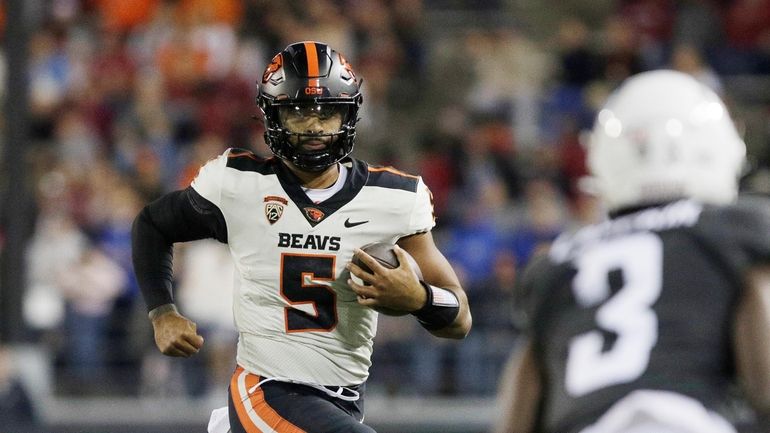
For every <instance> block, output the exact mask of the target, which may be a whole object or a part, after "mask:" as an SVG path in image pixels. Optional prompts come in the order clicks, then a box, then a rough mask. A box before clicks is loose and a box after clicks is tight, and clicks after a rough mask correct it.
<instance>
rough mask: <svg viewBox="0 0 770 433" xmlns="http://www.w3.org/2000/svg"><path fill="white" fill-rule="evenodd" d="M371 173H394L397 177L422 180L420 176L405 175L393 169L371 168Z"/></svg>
mask: <svg viewBox="0 0 770 433" xmlns="http://www.w3.org/2000/svg"><path fill="white" fill-rule="evenodd" d="M369 171H374V172H380V171H387V172H388V173H393V174H395V175H398V176H402V177H408V178H411V179H419V178H420V176H415V175H412V174H408V173H404V172H403V171H401V170H396V169H395V168H393V167H369Z"/></svg>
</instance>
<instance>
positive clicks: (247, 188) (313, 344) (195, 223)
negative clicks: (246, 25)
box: [133, 41, 471, 433]
mask: <svg viewBox="0 0 770 433" xmlns="http://www.w3.org/2000/svg"><path fill="white" fill-rule="evenodd" d="M360 83H361V81H360V79H359V78H358V77H357V76H356V75H355V73H354V72H353V69H352V67H351V66H350V64H349V63H348V62H347V61H346V60H345V58H344V57H343V56H342V55H341V54H340V53H338V52H336V51H334V50H332V49H331V48H330V47H328V46H327V45H325V44H322V43H318V42H313V41H306V42H299V43H295V44H291V45H289V46H288V47H287V48H286V49H285V50H283V51H282V52H280V53H278V54H277V55H276V56H275V57H274V58H273V60H272V62H271V63H270V65H269V66H268V67H267V69H266V70H265V72H264V74H263V75H262V77H261V81H260V83H259V95H258V102H259V107H260V109H261V110H262V112H263V115H264V122H265V128H266V132H265V141H266V142H267V144H268V146H269V147H270V149H271V150H272V152H273V153H274V154H275V157H274V158H269V159H262V158H260V157H257V156H256V155H254V154H253V153H251V152H249V151H244V150H238V149H228V150H227V151H225V153H224V154H222V155H220V156H219V157H217V158H214V159H212V160H211V161H209V162H208V163H206V164H205V165H204V166H203V167H202V168H201V170H200V172H199V173H198V176H197V177H196V178H195V180H194V181H193V183H192V185H191V186H190V187H189V188H186V189H184V190H181V191H177V192H173V193H170V194H168V195H166V196H164V197H162V198H160V199H159V200H157V201H156V202H153V203H151V204H150V205H148V206H147V207H145V208H144V210H143V211H142V212H141V213H140V215H139V216H138V217H137V219H136V222H135V224H134V236H133V254H134V268H135V271H136V274H137V277H138V281H139V283H140V286H141V289H142V294H143V296H144V298H145V301H146V302H147V305H148V308H149V310H150V313H149V314H150V318H151V320H152V325H153V328H154V331H155V342H156V344H157V346H158V348H159V349H160V350H161V352H163V353H164V354H166V355H170V356H191V355H193V354H194V353H196V352H197V351H198V350H199V349H200V347H201V345H202V344H203V339H202V337H201V336H199V335H198V334H197V332H196V327H195V324H194V323H192V322H191V321H190V320H188V319H187V318H186V317H184V316H182V315H181V314H179V312H178V311H177V309H176V307H175V306H174V300H173V296H172V290H171V280H172V275H171V251H172V244H173V243H174V242H183V241H191V240H195V239H203V238H215V239H217V240H219V241H221V242H223V243H227V245H228V247H229V249H230V252H231V254H232V258H233V262H234V264H235V268H236V275H235V283H236V284H235V299H234V302H233V311H234V317H235V323H236V326H237V328H238V331H239V339H238V355H237V368H236V370H235V373H234V374H233V376H232V380H231V383H230V393H229V410H228V409H224V408H223V409H221V410H217V411H215V412H214V413H213V414H212V419H211V423H210V426H209V431H210V432H212V433H213V432H220V431H221V432H227V431H232V432H233V433H257V432H263V433H273V432H287V433H303V432H311V433H327V432H328V433H341V432H373V431H374V430H372V429H371V428H370V427H368V426H366V425H364V424H363V423H362V421H363V394H364V384H365V381H366V379H367V377H368V374H369V366H370V364H371V354H372V349H373V339H374V335H375V332H376V329H377V314H378V313H377V312H376V311H375V310H374V309H373V308H370V307H374V308H380V309H385V308H387V309H390V310H397V311H398V312H400V313H404V314H406V313H413V314H414V316H416V318H417V320H418V321H419V322H420V324H422V326H424V327H425V328H426V329H427V330H429V331H430V332H431V333H432V334H434V335H436V336H438V337H445V338H463V337H464V336H465V335H466V334H467V333H468V331H469V329H470V326H471V316H470V312H469V309H468V304H467V298H466V296H465V293H464V292H463V290H462V288H461V287H460V283H459V281H458V279H457V276H456V275H455V273H454V271H453V270H452V267H451V266H450V265H449V262H448V261H447V260H446V258H445V257H444V256H443V255H442V254H441V252H440V251H439V250H438V249H437V247H436V245H435V244H434V242H433V238H432V235H431V229H432V228H433V226H434V217H433V207H432V200H431V195H430V191H429V190H428V188H427V186H426V185H425V184H424V183H423V181H422V179H421V178H420V177H418V176H411V175H407V174H405V173H402V172H400V171H398V170H395V169H392V168H389V167H374V166H371V165H369V164H367V163H366V162H364V161H360V160H357V159H354V158H351V157H349V156H348V155H349V154H350V152H351V151H352V149H353V143H354V140H355V135H356V122H357V121H358V108H359V106H360V105H361V101H362V97H361V93H360ZM372 242H387V243H393V244H396V245H397V247H396V248H395V252H396V255H397V256H398V257H399V262H400V263H401V265H400V266H399V267H397V268H395V269H386V268H385V267H383V266H382V265H380V264H379V263H378V262H376V261H375V260H374V259H373V258H372V257H370V256H368V255H367V254H366V253H364V252H362V251H361V250H360V249H359V248H360V247H361V246H363V245H365V244H368V243H372ZM407 252H408V253H409V254H411V256H412V257H413V258H414V259H415V261H416V263H417V264H418V266H419V267H420V270H421V272H422V276H423V278H424V281H420V280H418V277H417V274H416V273H415V272H413V269H411V266H410V264H409V263H408V261H407V260H405V259H406V258H407V256H406V254H407ZM354 254H357V255H358V256H359V258H360V259H361V261H362V262H363V264H365V265H367V266H368V267H369V269H370V270H371V271H372V272H368V271H364V270H363V269H362V268H361V267H359V266H356V265H355V264H353V263H351V258H352V257H353V255H354ZM351 276H355V277H357V279H356V281H358V283H356V282H354V281H353V278H352V277H351ZM223 278H231V276H229V275H226V276H223ZM216 289H217V288H216V287H212V288H211V290H216Z"/></svg>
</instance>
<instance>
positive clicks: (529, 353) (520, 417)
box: [492, 342, 541, 433]
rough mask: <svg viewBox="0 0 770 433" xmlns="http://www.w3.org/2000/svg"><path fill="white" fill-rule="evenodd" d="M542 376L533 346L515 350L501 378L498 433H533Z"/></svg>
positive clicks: (496, 424)
mask: <svg viewBox="0 0 770 433" xmlns="http://www.w3.org/2000/svg"><path fill="white" fill-rule="evenodd" d="M539 378H540V373H539V369H538V366H537V363H536V361H535V355H534V351H533V349H532V344H531V343H530V342H527V343H525V344H524V346H523V347H519V348H517V349H514V351H513V352H512V353H511V356H510V358H509V359H508V362H507V363H506V365H505V369H504V371H503V374H502V376H501V378H500V387H499V390H498V396H497V404H498V413H499V415H498V416H497V419H496V420H495V424H494V428H493V430H492V431H493V432H494V433H531V432H532V431H533V430H534V427H535V423H536V420H537V411H538V406H539V402H540V395H541V384H540V379H539Z"/></svg>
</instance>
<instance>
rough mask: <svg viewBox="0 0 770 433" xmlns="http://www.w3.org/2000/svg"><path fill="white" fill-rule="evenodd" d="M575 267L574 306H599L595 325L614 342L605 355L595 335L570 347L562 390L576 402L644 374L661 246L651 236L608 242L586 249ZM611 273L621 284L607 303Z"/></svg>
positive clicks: (653, 332) (653, 336)
mask: <svg viewBox="0 0 770 433" xmlns="http://www.w3.org/2000/svg"><path fill="white" fill-rule="evenodd" d="M575 266H576V267H577V274H576V275H575V278H574V279H573V281H572V291H573V293H574V295H575V299H576V300H577V302H578V304H580V306H582V307H585V308H590V307H593V306H596V305H598V304H600V303H602V302H604V304H603V305H602V306H601V307H599V309H598V310H597V311H596V316H595V320H596V325H597V327H599V328H601V329H605V330H608V331H612V332H615V333H616V334H617V336H618V337H617V340H616V341H615V343H614V345H613V347H612V348H611V349H610V350H608V351H606V352H602V346H603V345H604V337H603V336H602V334H601V332H600V331H599V330H592V331H588V332H585V333H583V334H580V335H577V336H575V337H574V338H573V339H572V340H571V341H570V345H569V353H568V357H567V371H566V378H565V386H566V390H567V393H568V394H569V395H571V396H573V397H579V396H582V395H585V394H588V393H590V392H593V391H596V390H599V389H601V388H604V387H607V386H611V385H616V384H620V383H627V382H631V381H633V380H635V379H637V378H639V377H640V376H641V375H642V374H644V372H645V370H647V366H648V365H649V362H650V352H651V351H652V348H653V347H654V346H655V343H657V341H658V317H657V316H656V314H655V311H653V310H652V308H651V307H652V305H653V304H654V303H655V302H656V301H657V300H658V298H659V297H660V292H661V288H662V279H663V242H662V241H661V239H660V237H658V236H657V235H656V234H654V233H651V232H642V233H635V234H632V235H628V236H624V237H621V238H617V239H612V240H609V241H605V242H601V243H598V244H596V245H592V246H590V247H587V248H586V249H585V250H584V251H582V254H579V255H578V257H577V258H576V259H575ZM616 269H618V270H620V271H621V272H622V275H623V278H624V284H623V287H621V288H620V290H618V292H617V293H616V294H615V295H614V296H612V297H611V298H610V294H611V292H610V286H609V278H608V276H609V273H610V272H611V271H613V270H616ZM607 298H610V299H609V300H607ZM605 301H606V302H605Z"/></svg>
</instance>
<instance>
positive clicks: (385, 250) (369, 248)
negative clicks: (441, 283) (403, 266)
mask: <svg viewBox="0 0 770 433" xmlns="http://www.w3.org/2000/svg"><path fill="white" fill-rule="evenodd" d="M361 250H363V251H364V252H365V253H366V254H369V255H370V256H372V258H373V259H375V260H377V262H378V263H379V264H381V265H382V266H384V267H386V268H388V269H394V268H397V267H398V265H399V262H398V257H397V256H396V253H395V251H393V244H389V243H387V242H373V243H370V244H366V245H364V246H363V247H361ZM404 252H405V253H406V257H407V259H408V260H409V265H410V266H411V267H412V270H413V271H414V273H415V274H416V275H417V279H418V280H422V271H420V266H419V265H418V264H417V262H416V261H415V260H414V258H413V257H412V256H411V255H410V254H409V253H408V252H406V251H404ZM352 262H353V264H355V265H357V266H358V267H360V268H361V269H363V270H365V271H366V272H369V273H371V272H372V270H371V269H369V267H368V266H366V265H365V264H364V263H363V262H362V261H361V260H359V259H358V256H353V260H352ZM351 276H352V277H355V276H353V275H351ZM355 279H356V280H357V279H358V278H355ZM372 309H374V310H375V311H377V312H378V313H382V314H385V315H388V316H404V315H407V314H409V313H408V312H406V311H398V310H392V309H390V308H385V307H372Z"/></svg>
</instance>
